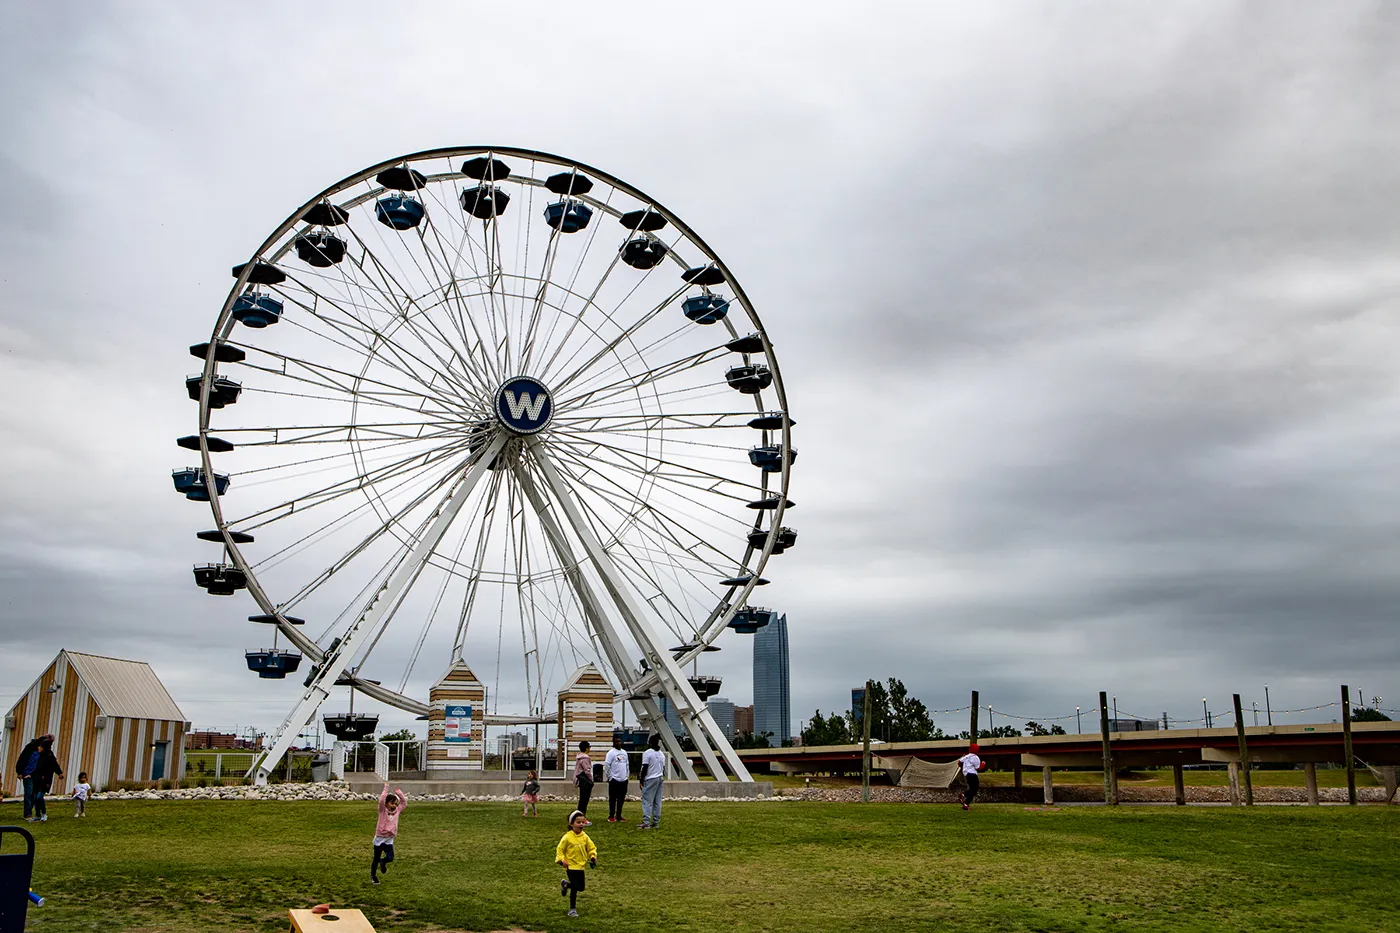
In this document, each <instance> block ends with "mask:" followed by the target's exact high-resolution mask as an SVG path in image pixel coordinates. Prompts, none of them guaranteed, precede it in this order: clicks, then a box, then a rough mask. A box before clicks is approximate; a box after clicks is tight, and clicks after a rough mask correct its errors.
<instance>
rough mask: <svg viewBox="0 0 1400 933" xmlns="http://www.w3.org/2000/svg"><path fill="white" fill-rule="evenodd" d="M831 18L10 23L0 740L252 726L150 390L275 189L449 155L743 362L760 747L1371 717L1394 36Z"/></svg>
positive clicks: (726, 14) (1108, 12) (1071, 14)
mask: <svg viewBox="0 0 1400 933" xmlns="http://www.w3.org/2000/svg"><path fill="white" fill-rule="evenodd" d="M855 9H856V7H853V6H852V5H851V4H827V3H814V2H803V3H800V4H799V3H772V4H754V3H742V4H740V3H706V4H703V5H695V6H693V7H692V8H691V9H689V10H688V11H685V12H682V11H680V10H679V9H678V8H676V7H673V6H672V5H666V4H660V5H651V6H648V7H644V8H643V7H636V6H635V5H634V6H627V7H623V6H614V7H611V8H609V7H608V6H606V5H589V6H585V7H580V6H579V5H578V4H562V3H561V4H540V3H532V4H505V5H503V4H465V3H463V4H455V3H439V4H428V3H424V4H411V5H404V6H386V5H385V4H382V3H372V4H371V3H355V2H345V3H337V4H332V5H327V4H319V5H315V6H308V5H303V4H270V3H267V4H264V3H241V4H237V5H235V6H228V5H215V6H206V5H192V6H191V5H184V6H181V5H172V4H164V3H161V4H155V3H153V4H140V3H123V4H98V3H87V4H79V3H71V2H50V3H44V4H18V3H11V4H8V5H7V6H6V8H5V9H4V11H3V12H2V13H0V17H3V21H2V24H3V30H4V32H5V33H6V34H7V35H8V36H10V37H11V38H12V41H11V42H10V43H8V44H7V45H8V47H7V52H6V55H5V56H4V58H3V60H0V111H2V112H3V117H4V126H5V132H4V133H3V134H0V174H2V175H3V178H4V179H5V181H6V183H7V184H8V186H9V189H8V192H7V194H6V195H5V197H3V198H0V398H3V399H4V403H3V404H0V646H3V650H0V706H4V707H8V706H9V704H10V703H12V702H13V701H14V699H15V698H16V697H17V696H18V695H19V693H20V692H21V691H23V690H24V689H25V688H26V687H27V686H28V684H29V683H30V682H31V681H32V680H33V678H34V677H35V676H37V674H38V673H39V671H40V670H41V669H42V667H43V666H44V664H46V663H47V662H48V661H49V660H50V659H51V658H52V657H53V655H54V654H56V653H57V652H58V651H59V650H60V649H64V648H67V649H72V650H77V651H87V652H94V653H100V654H110V655H115V656H118V657H126V658H134V659H139V660H146V661H149V662H150V663H151V664H152V665H153V666H154V667H155V669H156V671H157V673H158V674H159V675H160V676H161V678H162V679H163V680H164V681H165V683H166V684H167V685H168V687H169V688H170V690H171V692H172V693H173V694H174V697H175V699H176V701H177V702H178V703H179V705H180V706H181V708H182V709H183V710H184V712H185V714H186V716H188V717H189V718H190V719H191V720H193V721H194V722H195V724H196V725H197V726H199V727H218V728H224V729H231V728H233V727H234V726H239V727H243V726H246V725H248V724H255V725H257V726H259V727H261V728H270V727H272V726H275V725H276V724H277V722H278V721H280V719H281V717H282V716H283V714H284V713H285V711H286V709H287V708H288V707H289V705H290V704H291V702H292V701H293V699H294V694H295V692H296V688H297V687H298V685H299V680H297V681H296V682H292V681H291V680H289V681H288V682H285V683H281V684H278V683H273V682H259V681H257V680H256V678H254V676H253V675H252V674H249V673H248V672H247V671H246V670H244V669H243V659H242V656H241V653H240V652H241V651H242V650H243V649H245V648H250V647H255V642H256V640H257V639H258V637H260V636H261V635H263V634H265V633H263V632H261V631H250V629H252V626H250V625H248V623H246V622H245V621H243V620H244V618H245V617H246V615H247V614H248V613H249V612H251V611H253V604H252V601H251V599H249V598H248V597H247V596H246V594H244V595H240V596H238V597H235V598H233V599H230V600H215V599H214V598H212V597H209V596H207V595H205V594H204V593H203V592H201V591H199V590H197V589H196V588H195V587H194V586H193V583H192V581H191V579H190V565H191V564H192V563H194V562H195V561H197V560H203V559H207V558H208V554H207V551H206V550H204V549H203V548H202V547H201V546H200V545H199V544H198V542H196V541H195V540H194V539H193V536H192V532H193V531H195V530H197V529H198V528H200V527H204V526H205V525H206V524H207V522H208V515H207V511H204V507H203V506H197V505H195V504H193V503H189V502H186V501H185V500H183V499H181V498H179V497H177V496H176V495H175V494H174V492H173V491H172V490H171V488H170V480H169V470H170V469H171V468H172V467H175V466H179V465H181V464H182V463H183V462H184V460H185V459H186V456H185V454H184V453H183V452H181V451H179V450H178V449H177V448H176V447H175V446H174V439H175V438H176V437H177V436H179V435H182V434H188V433H192V432H193V431H194V430H196V428H197V418H196V410H195V406H194V405H193V404H192V403H191V402H189V401H188V399H187V398H186V397H185V394H184V390H183V387H182V385H181V382H182V379H183V377H184V375H185V374H186V372H187V371H191V370H192V361H191V359H190V358H189V356H188V354H187V352H186V347H187V346H188V345H189V344H191V343H195V342H198V341H200V340H204V339H207V337H208V333H209V331H210V328H211V327H212V325H213V322H214V320H215V318H216V316H217V314H218V311H219V309H220V307H221V303H222V302H223V300H224V296H225V294H226V293H227V290H228V288H229V284H230V279H229V278H228V269H229V266H230V265H232V264H233V263H234V262H238V261H241V260H242V259H244V258H246V257H247V256H248V255H249V254H250V253H251V251H252V250H253V249H255V248H256V246H257V245H258V244H259V243H260V242H261V241H262V240H263V238H264V237H265V236H266V235H267V234H268V233H269V232H271V230H272V229H273V228H275V226H276V225H277V224H278V223H279V222H281V220H282V219H283V218H284V217H285V216H286V215H287V214H288V213H289V212H291V211H292V210H293V209H294V208H295V207H296V206H297V205H299V204H301V203H302V202H304V201H305V200H306V199H307V198H309V197H310V196H311V195H313V194H314V193H315V192H317V191H319V190H320V189H322V188H323V187H325V186H326V185H328V184H330V183H331V182H333V181H335V180H336V179H339V178H341V177H343V176H346V175H348V174H350V173H352V172H355V171H357V170H359V169H361V168H363V167H365V166H367V165H370V164H372V163H375V162H379V161H381V160H384V159H387V158H391V157H392V156H394V155H397V154H401V153H408V152H412V151H416V150H420V149H426V148H433V147H438V146H450V145H493V144H494V145H503V146H520V147H528V148H536V149H541V150H545V151H550V152H556V153H560V154H563V155H566V156H570V157H573V158H577V159H579V160H580V161H583V162H587V163H591V164H593V165H597V166H599V167H601V168H604V169H606V170H608V171H610V172H612V173H614V174H616V175H618V176H620V177H621V178H623V179H626V180H627V181H629V182H631V183H632V184H635V185H636V186H638V187H639V188H641V189H643V190H645V191H647V192H649V193H651V194H652V195H654V196H655V197H656V198H658V199H659V200H660V201H662V202H664V203H665V204H666V205H667V206H668V207H670V208H671V209H672V210H674V211H676V212H677V213H678V214H679V215H680V216H682V217H684V218H685V219H686V220H687V221H688V223H689V224H690V225H691V226H692V227H693V228H694V229H695V230H696V231H697V232H699V233H700V235H701V236H703V237H704V238H705V240H706V241H707V242H708V243H709V244H710V245H711V246H712V247H713V248H714V249H715V250H716V251H717V252H718V253H719V254H720V255H721V256H723V257H724V258H725V261H726V262H727V264H728V265H729V267H730V268H731V269H732V270H733V271H734V273H735V274H736V275H737V276H738V277H739V279H740V280H741V281H742V283H743V284H744V287H745V289H746V291H747V292H748V294H749V296H750V298H751V299H752V300H753V302H754V304H755V307H756V309H757V311H758V313H759V315H760V316H761V317H762V319H763V321H764V323H765V326H766V328H767V330H768V333H769V335H770V336H771V338H772V339H773V341H774V344H775V345H776V348H777V353H778V356H779V358H780V360H781V364H782V367H783V374H784V377H785V380H786V385H787V391H788V397H789V400H790V407H791V412H792V415H793V417H794V418H796V420H797V421H798V427H797V428H796V429H795V431H794V439H795V442H796V444H797V446H798V447H799V448H800V450H801V460H800V462H799V464H798V465H797V467H796V468H795V471H794V480H793V492H792V497H793V498H794V499H795V500H796V501H797V502H798V504H799V505H798V508H796V509H794V510H793V511H792V512H791V513H790V516H789V518H790V522H789V523H790V524H791V525H793V526H794V527H795V528H797V529H798V531H799V533H800V541H799V545H798V546H797V547H796V548H794V549H793V550H792V551H790V552H788V553H787V554H784V555H783V556H782V557H780V558H776V559H775V560H774V562H773V563H772V564H771V565H770V569H771V570H772V573H771V574H769V575H770V576H772V577H773V580H774V582H773V584H772V585H771V586H769V587H768V588H767V590H766V591H765V592H764V593H763V596H764V599H765V601H767V602H769V603H771V604H773V605H775V606H776V607H778V608H779V609H781V610H783V611H786V612H787V614H788V619H789V626H790V638H791V657H792V697H793V714H794V719H805V718H807V717H809V716H810V715H811V713H812V711H813V710H814V709H815V708H818V707H820V708H821V709H823V710H827V711H829V710H832V709H839V710H844V709H845V708H846V706H847V705H848V703H849V690H850V688H851V687H852V686H854V685H856V684H858V683H859V682H860V681H863V680H864V679H865V678H867V677H877V678H887V677H899V678H901V679H902V680H903V681H904V682H905V684H906V685H907V686H908V687H909V688H910V690H911V692H913V693H914V694H915V695H916V696H918V697H920V698H921V699H923V700H924V701H925V702H926V703H927V704H928V705H929V706H930V707H931V708H935V709H945V708H954V707H961V706H965V705H966V704H967V697H968V692H969V691H970V690H973V689H979V690H980V691H981V697H982V700H983V702H984V703H989V704H991V705H992V706H993V707H995V708H996V709H998V710H1003V711H1009V712H1011V713H1014V714H1017V715H1021V716H1026V717H1029V718H1035V719H1041V720H1046V719H1052V718H1054V717H1063V716H1068V717H1071V720H1070V722H1068V723H1066V724H1067V725H1072V717H1073V714H1074V709H1075V707H1076V705H1078V706H1082V707H1084V708H1085V709H1089V708H1092V707H1093V706H1094V705H1095V703H1096V699H1097V692H1098V691H1099V690H1106V691H1108V692H1109V693H1110V694H1114V695H1116V696H1117V702H1118V705H1119V708H1120V709H1121V710H1123V711H1126V712H1127V713H1131V714H1136V715H1141V716H1156V715H1159V714H1160V713H1161V712H1162V711H1167V712H1169V714H1170V715H1171V716H1172V717H1173V718H1178V719H1189V718H1192V717H1195V718H1198V719H1199V718H1200V715H1201V698H1202V697H1208V698H1209V703H1210V706H1211V709H1212V711H1220V710H1224V709H1226V708H1227V707H1228V705H1229V702H1230V694H1231V693H1232V692H1239V693H1241V694H1242V695H1243V697H1244V702H1245V704H1246V706H1248V705H1249V704H1250V703H1251V701H1258V703H1259V706H1260V708H1261V709H1262V708H1263V705H1264V704H1263V700H1264V696H1263V686H1264V684H1265V683H1268V684H1269V687H1270V694H1271V699H1272V702H1273V704H1274V706H1275V707H1280V708H1299V707H1305V706H1306V707H1311V706H1317V705H1320V704H1327V703H1331V702H1333V701H1334V700H1335V699H1336V697H1337V686H1338V684H1340V683H1349V684H1351V685H1352V686H1353V688H1357V687H1360V688H1361V689H1363V690H1364V691H1365V693H1366V695H1367V697H1368V698H1369V697H1370V696H1372V695H1377V694H1379V695H1382V696H1384V697H1386V698H1387V699H1386V700H1385V701H1383V702H1382V704H1381V705H1382V706H1384V707H1389V706H1392V705H1395V706H1400V683H1395V682H1394V680H1395V673H1394V672H1395V671H1396V669H1397V662H1398V661H1400V649H1398V648H1397V641H1396V638H1395V631H1396V626H1395V623H1394V619H1395V615H1396V612H1397V607H1400V574H1397V572H1396V568H1397V567H1400V485H1397V483H1396V481H1395V479H1394V477H1395V464H1396V462H1397V461H1398V460H1400V373H1397V367H1396V366H1395V364H1394V359H1395V351H1396V348H1397V347H1400V212H1397V205H1400V158H1397V151H1400V57H1397V56H1396V55H1395V49H1396V48H1397V47H1400V10H1397V9H1396V8H1395V7H1394V6H1393V5H1387V4H1382V3H1379V2H1375V3H1347V2H1333V3H1327V4H1313V3H1301V2H1300V3H1278V2H1270V3H1262V2H1261V3H1253V4H1249V3H1245V4H1234V3H1225V2H1218V0H1211V2H1203V3H1187V2H1175V3H1171V4H1162V3H1146V2H1142V3H1099V4H1093V3H1087V4H1086V3H1068V2H1056V3H1048V2H1047V3H995V4H974V3H962V4H951V3H945V4H926V3H917V4H892V3H890V4H879V5H878V6H874V5H872V6H868V7H862V8H861V9H862V10H863V11H865V12H863V15H859V16H857V15H854V14H853V12H852V11H853V10H855ZM871 10H878V12H877V13H872V12H869V11H871ZM17 37H22V41H13V40H14V39H16V38H17ZM196 512H198V513H199V514H196ZM721 644H722V645H723V646H724V648H725V649H726V650H724V651H723V652H721V653H720V654H718V655H713V656H711V657H712V658H714V659H715V660H714V661H713V662H712V664H711V665H710V667H711V668H712V669H713V671H714V672H715V673H719V674H722V675H723V676H724V677H725V687H724V691H723V692H724V693H725V694H726V695H727V696H729V697H730V698H731V699H733V700H735V701H736V702H739V703H747V702H749V700H750V699H751V686H750V682H749V657H748V642H747V641H745V640H744V639H743V638H742V636H731V637H729V638H726V639H723V640H722V641H721ZM1337 715H1338V714H1337V712H1336V711H1335V710H1332V709H1325V710H1321V711H1318V712H1315V713H1309V714H1306V715H1304V714H1299V715H1295V716H1291V717H1286V718H1285V721H1304V720H1312V719H1319V720H1324V721H1325V720H1330V719H1332V718H1335V717H1336V716H1337ZM1277 718H1278V717H1276V720H1277ZM401 720H402V721H404V722H407V721H408V717H406V716H404V715H403V714H399V713H394V712H386V718H385V720H384V722H385V724H386V725H389V724H398V723H399V722H400V721H401ZM940 722H941V723H942V724H943V725H944V727H945V728H950V729H953V730H956V729H958V728H964V727H965V725H963V723H964V722H965V720H964V719H963V718H962V714H958V715H957V716H945V717H942V718H940ZM1002 722H1003V720H1002V719H1001V717H998V718H997V723H998V724H1001V723H1002Z"/></svg>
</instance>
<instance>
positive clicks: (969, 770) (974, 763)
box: [958, 742, 987, 810]
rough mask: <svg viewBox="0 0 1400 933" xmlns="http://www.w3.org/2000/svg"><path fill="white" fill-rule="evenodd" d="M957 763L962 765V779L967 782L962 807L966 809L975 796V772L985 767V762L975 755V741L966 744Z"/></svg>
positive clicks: (969, 806) (976, 780) (976, 782)
mask: <svg viewBox="0 0 1400 933" xmlns="http://www.w3.org/2000/svg"><path fill="white" fill-rule="evenodd" d="M958 764H960V765H962V773H963V780H964V781H966V782H967V792H966V793H964V794H963V799H962V808H963V809H964V810H968V809H971V808H972V800H973V798H974V797H976V796H977V784H978V779H977V772H978V771H981V770H982V769H983V768H985V767H987V763H986V762H985V761H983V760H982V759H981V758H979V757H977V743H976V742H972V743H970V744H969V745H968V746H967V754H966V755H963V756H962V757H961V758H959V759H958Z"/></svg>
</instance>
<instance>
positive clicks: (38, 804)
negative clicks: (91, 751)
mask: <svg viewBox="0 0 1400 933" xmlns="http://www.w3.org/2000/svg"><path fill="white" fill-rule="evenodd" d="M38 742H39V761H38V763H37V764H35V766H34V770H33V771H32V772H30V775H29V778H30V780H31V781H32V782H33V785H34V816H33V817H32V818H31V819H30V822H38V823H47V822H48V821H49V802H48V801H47V800H45V799H44V797H45V795H46V794H48V792H49V791H50V790H52V789H53V779H54V775H58V776H60V777H62V776H63V769H62V768H60V767H59V766H58V759H57V758H55V757H54V754H53V736H52V735H41V736H39V738H38Z"/></svg>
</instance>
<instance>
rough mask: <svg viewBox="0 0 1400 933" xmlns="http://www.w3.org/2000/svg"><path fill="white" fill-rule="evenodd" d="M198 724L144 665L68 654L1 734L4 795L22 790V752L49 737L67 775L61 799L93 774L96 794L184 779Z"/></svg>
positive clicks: (58, 792)
mask: <svg viewBox="0 0 1400 933" xmlns="http://www.w3.org/2000/svg"><path fill="white" fill-rule="evenodd" d="M189 727H190V724H189V723H188V722H186V721H185V714H184V713H182V712H180V708H179V707H178V706H176V705H175V701H174V700H172V699H171V698H170V694H169V692H167V691H166V689H165V687H164V685H162V684H161V682H160V680H159V679H158V678H157V677H156V674H155V671H153V670H151V667H150V665H149V664H146V663H145V662H144V661H123V660H121V659H120V658H105V657H102V656H100V655H95V654H79V653H78V652H76V651H60V652H59V653H58V657H56V658H54V660H53V661H52V662H51V663H50V664H49V666H48V667H46V668H44V670H43V672H42V673H41V674H40V675H39V677H38V679H37V680H35V681H34V683H33V684H32V685H30V687H29V690H28V692H26V693H25V694H24V696H22V697H20V698H19V702H17V703H16V704H15V705H14V706H12V707H10V709H9V712H7V713H6V714H5V728H4V731H3V732H0V764H3V766H4V772H3V776H0V791H3V792H4V793H6V794H18V793H19V792H20V780H19V777H18V776H17V775H16V774H15V773H14V761H15V759H16V758H18V757H19V752H20V749H21V748H23V747H24V746H25V744H26V743H27V742H28V741H29V740H30V739H32V738H34V737H35V736H38V735H43V734H44V733H52V734H53V735H54V737H55V740H54V747H53V752H54V755H55V756H56V757H57V758H58V764H59V767H61V768H62V769H63V776H62V777H58V778H55V779H54V785H53V795H54V796H55V797H58V796H62V795H64V794H66V793H67V792H68V791H69V790H70V789H71V788H72V786H73V784H74V783H75V782H76V781H77V780H78V773H79V772H81V771H86V772H87V773H88V783H89V784H91V785H92V786H93V787H94V788H96V789H99V790H100V789H102V788H104V787H110V786H111V785H112V784H113V783H114V782H116V781H159V780H162V779H165V778H178V777H180V775H181V773H182V772H183V770H184V755H185V732H186V731H187V730H188V729H189Z"/></svg>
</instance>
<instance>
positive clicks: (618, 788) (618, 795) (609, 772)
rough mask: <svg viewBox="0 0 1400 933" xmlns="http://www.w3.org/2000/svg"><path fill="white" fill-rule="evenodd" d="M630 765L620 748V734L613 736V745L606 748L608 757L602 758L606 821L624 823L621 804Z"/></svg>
mask: <svg viewBox="0 0 1400 933" xmlns="http://www.w3.org/2000/svg"><path fill="white" fill-rule="evenodd" d="M631 774H632V766H631V764H630V763H629V762H628V760H627V753H626V752H624V751H623V750H622V736H620V735H614V736H613V747H612V748H610V749H608V757H607V758H605V759H603V775H604V776H605V777H606V778H607V779H608V822H609V823H626V822H627V818H626V817H624V816H623V815H622V804H623V803H624V802H625V801H626V800H627V779H628V778H629V777H631Z"/></svg>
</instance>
